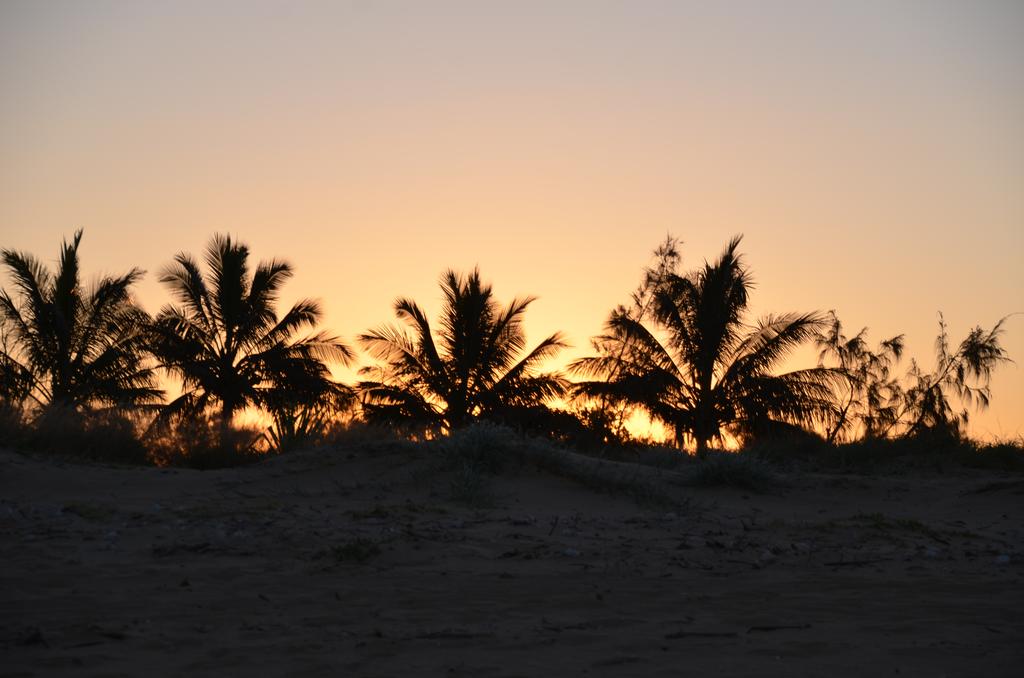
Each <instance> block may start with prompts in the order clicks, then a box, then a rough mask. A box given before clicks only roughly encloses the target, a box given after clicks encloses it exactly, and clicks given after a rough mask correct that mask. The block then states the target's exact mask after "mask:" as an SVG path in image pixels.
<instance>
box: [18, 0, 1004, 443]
mask: <svg viewBox="0 0 1024 678" xmlns="http://www.w3.org/2000/svg"><path fill="white" fill-rule="evenodd" d="M1022 188H1024V5H1022V4H1021V3H1017V2H1012V1H1007V2H973V3H964V2H945V1H942V0H935V1H928V2H925V1H923V0H906V1H905V2H898V3H893V2H858V3H849V2H810V1H807V2H779V3H760V2H738V1H730V2H724V3H704V2H692V3H687V2H521V1H520V2H505V3H497V2H487V3H478V2H473V3H470V2H466V3H452V2H437V3H418V2H404V3H376V2H319V3H284V2H269V3H268V2H213V3H209V2H174V3H167V2H162V3H156V2H90V3H80V2H48V3H38V2H16V1H8V2H5V3H3V4H2V5H0V244H2V246H5V247H15V248H18V249H26V250H29V251H32V252H34V253H36V254H38V255H39V256H41V257H43V258H44V259H45V260H52V259H53V257H54V256H55V255H56V252H57V247H58V244H59V241H60V239H61V237H62V236H66V235H70V234H71V232H72V231H73V230H74V229H75V228H77V227H84V228H85V240H84V243H83V256H84V257H85V265H86V268H87V270H89V271H92V272H99V271H107V272H118V271H123V270H124V269H126V268H128V267H130V266H132V265H138V266H141V267H143V268H145V269H147V270H149V271H150V272H151V275H150V276H149V277H148V278H147V279H146V281H145V282H144V283H143V284H142V285H141V286H140V287H139V296H140V298H141V300H142V301H143V303H144V304H145V305H146V306H147V308H149V309H150V310H152V311H155V310H156V309H157V308H158V306H159V305H160V304H162V303H164V302H165V301H166V300H167V296H166V294H165V293H164V291H163V290H162V289H160V286H159V285H158V284H157V283H156V281H155V276H154V275H152V274H153V273H155V272H156V271H158V270H159V269H160V267H162V266H163V265H165V264H166V263H167V262H169V261H170V259H171V257H172V256H173V254H174V253H175V252H176V251H179V250H187V251H191V252H194V253H199V252H200V251H201V250H202V248H203V246H204V245H205V243H206V241H207V239H208V237H209V235H210V234H211V233H213V232H215V231H228V232H231V233H234V234H236V235H238V236H239V237H241V238H242V239H243V240H245V241H247V242H248V243H249V244H250V245H251V246H252V248H253V250H254V252H255V254H256V255H257V256H258V257H270V256H281V257H285V258H287V259H289V260H290V261H291V262H292V263H293V264H294V265H295V266H296V269H297V276H296V278H295V280H294V281H293V282H292V283H291V284H290V285H289V286H288V288H287V289H286V293H287V294H286V296H287V297H288V299H289V300H290V299H293V298H295V297H299V296H307V295H312V296H317V297H321V298H322V299H323V300H324V302H325V306H326V309H327V317H326V323H325V324H326V326H327V327H328V328H330V329H331V330H333V331H335V332H337V333H339V334H341V335H342V336H343V337H345V338H346V339H347V340H349V341H353V340H354V337H355V335H356V334H358V333H359V332H361V331H363V330H365V329H367V328H369V327H372V326H375V325H377V324H380V323H382V322H385V321H390V320H391V319H392V314H391V303H392V300H393V299H394V297H396V296H398V295H403V296H411V297H413V298H415V299H417V300H418V301H421V303H423V305H424V306H426V307H427V308H428V309H430V310H431V311H433V310H436V308H437V305H438V303H437V302H438V291H437V286H436V281H437V278H438V276H439V275H440V273H441V272H442V271H443V270H444V269H445V268H447V267H455V268H459V269H467V268H470V267H472V266H473V265H475V264H479V265H480V266H481V269H482V272H483V273H484V275H485V277H487V278H488V279H490V280H491V281H493V282H494V285H495V290H496V292H497V294H498V296H499V298H500V299H502V300H505V301H507V300H510V299H511V298H512V296H514V295H518V294H536V295H538V296H540V300H539V301H538V302H536V303H535V304H534V306H533V307H532V308H531V310H530V313H529V315H528V318H529V321H528V322H529V325H528V329H529V332H530V335H531V338H533V339H535V340H539V339H540V338H541V337H543V336H545V335H546V334H548V333H550V332H551V331H554V330H556V329H560V330H563V331H564V332H566V333H567V334H568V335H569V338H570V340H571V341H572V343H573V344H575V346H576V348H575V349H574V350H573V351H571V352H569V353H567V354H566V358H567V359H568V358H571V357H574V356H577V355H580V354H582V352H583V351H585V350H586V349H587V346H588V339H589V337H590V336H592V335H593V334H595V333H596V332H598V331H599V330H600V328H601V324H602V323H603V321H604V319H605V318H606V316H607V313H608V311H609V310H610V309H611V308H612V307H613V306H614V305H615V304H617V303H619V302H621V301H624V300H625V299H626V298H627V295H628V294H629V292H630V291H631V290H632V289H633V288H634V287H635V285H636V283H637V281H638V279H639V275H640V269H641V268H642V266H643V265H644V264H645V263H646V262H647V260H648V254H649V252H650V250H651V249H652V248H653V247H654V246H655V245H656V244H657V243H658V242H659V241H660V240H661V239H662V238H663V237H664V235H665V233H666V232H672V233H674V234H676V235H678V236H679V237H680V238H682V239H683V240H684V241H685V245H684V250H683V253H684V258H685V263H686V264H689V265H697V264H699V263H701V262H702V261H703V259H704V258H710V257H714V256H716V255H717V254H718V252H719V251H720V249H721V248H722V246H723V245H724V244H725V242H726V241H727V239H728V238H729V237H730V236H731V235H733V234H735V233H744V234H746V238H745V240H744V248H743V249H744V251H745V252H746V253H747V256H748V261H749V263H750V264H751V266H752V267H753V270H754V273H755V275H756V278H757V281H758V284H759V287H758V290H757V293H756V296H755V298H754V305H755V309H756V310H757V312H768V311H790V310H793V311H803V310H812V309H821V310H827V309H830V308H834V309H836V310H837V311H838V313H839V314H840V317H841V318H842V319H843V320H844V321H845V323H846V325H847V327H848V328H850V329H851V330H854V331H855V330H856V329H858V328H859V327H861V326H862V325H868V326H870V327H871V336H872V337H874V338H875V339H879V338H882V337H884V336H889V335H891V334H895V333H899V332H903V333H905V334H906V335H907V343H908V349H909V353H910V354H911V355H914V356H917V357H918V358H919V359H920V360H922V362H924V364H925V365H930V364H931V344H932V340H933V339H934V336H935V330H936V313H937V311H939V310H942V311H944V312H945V314H946V318H947V321H948V322H949V325H950V329H951V331H952V334H953V336H954V338H960V337H962V336H963V335H964V333H965V332H966V331H967V329H968V328H969V327H970V326H972V325H974V324H982V325H985V326H990V325H991V324H993V323H994V322H995V321H996V320H998V319H999V318H1000V317H1002V316H1003V315H1006V314H1009V313H1012V312H1016V311H1024V302H1022V299H1024V294H1022V292H1024V272H1022V271H1024V190H1022ZM1005 345H1006V347H1007V349H1008V350H1009V351H1010V354H1011V357H1014V358H1016V359H1018V360H1024V316H1017V317H1014V318H1011V319H1010V320H1009V321H1008V324H1007V335H1006V338H1005ZM993 391H994V400H993V407H992V408H991V410H990V411H989V412H988V413H985V414H982V415H979V416H978V417H977V418H976V420H975V426H974V432H975V433H976V434H977V435H983V436H990V435H995V436H1000V437H1007V436H1015V435H1022V434H1024V416H1022V414H1021V413H1022V412H1024V372H1022V368H1021V367H1019V366H1017V365H1008V366H1006V367H1005V368H1003V369H1002V370H1001V371H1000V372H999V373H998V374H997V375H996V378H995V379H994V381H993Z"/></svg>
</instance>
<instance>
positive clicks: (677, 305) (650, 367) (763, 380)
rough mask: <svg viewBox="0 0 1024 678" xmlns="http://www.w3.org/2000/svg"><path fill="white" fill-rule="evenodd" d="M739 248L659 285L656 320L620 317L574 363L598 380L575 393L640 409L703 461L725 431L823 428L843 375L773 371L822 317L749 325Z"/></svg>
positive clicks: (747, 284) (626, 312) (744, 433)
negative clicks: (833, 391)
mask: <svg viewBox="0 0 1024 678" xmlns="http://www.w3.org/2000/svg"><path fill="white" fill-rule="evenodd" d="M739 244H740V238H739V237H737V238H734V239H733V240H732V241H731V242H730V243H729V245H728V246H727V247H726V249H725V252H724V253H723V254H722V255H721V257H720V258H719V259H718V261H716V262H715V263H714V264H708V263H705V265H704V267H703V268H702V269H700V270H698V271H695V272H693V273H690V274H688V275H685V276H684V275H679V274H678V273H676V272H675V271H674V270H672V271H668V272H665V273H663V274H662V275H660V276H657V277H656V278H654V279H651V280H650V283H649V284H650V285H651V294H652V304H651V310H650V313H649V314H647V315H649V317H647V316H646V315H645V314H640V313H634V312H632V311H631V309H628V308H624V307H620V308H619V309H617V310H616V311H615V312H613V313H612V315H611V317H610V319H609V321H608V323H607V324H606V332H605V334H603V335H602V336H599V337H597V338H596V339H595V340H594V342H593V345H594V347H595V349H596V350H597V352H598V355H596V356H592V357H587V358H582V359H580V360H577V361H575V362H574V363H573V364H572V365H571V366H570V369H571V370H572V371H573V372H575V373H577V374H582V375H585V376H590V377H596V379H593V380H590V381H585V382H582V383H578V384H577V385H576V386H575V395H576V396H577V397H582V398H593V399H605V398H610V399H614V400H618V401H620V402H625V403H627V404H629V405H632V406H634V407H639V408H641V409H643V410H645V411H646V412H647V413H648V414H649V415H650V416H651V417H652V418H653V419H654V420H657V421H659V422H661V423H663V424H664V425H666V426H667V427H668V428H669V429H670V430H671V431H672V432H673V434H674V437H675V440H676V444H678V445H680V446H684V445H688V444H693V446H695V448H696V451H697V453H698V454H699V455H704V454H705V452H706V451H707V450H708V448H709V447H710V446H711V445H712V443H714V442H722V441H723V440H724V436H725V434H731V435H733V436H737V437H740V438H748V437H751V436H755V435H759V434H767V433H771V432H773V431H777V430H780V429H785V428H786V427H785V425H786V424H792V425H800V426H807V425H812V424H815V423H820V422H821V421H822V420H823V419H824V418H825V417H826V416H827V414H828V413H829V412H830V411H831V410H832V407H833V406H832V399H831V392H830V384H831V383H832V382H833V381H834V380H835V379H836V378H837V374H836V373H835V372H834V371H833V370H830V369H827V368H812V369H804V370H796V371H793V372H787V373H785V374H773V370H774V368H775V367H776V366H777V365H778V364H779V363H780V362H781V361H782V360H783V359H784V358H785V357H786V356H787V355H789V354H790V352H791V351H792V350H793V349H794V348H796V347H797V346H799V345H800V344H801V343H803V342H805V341H807V340H809V339H811V338H813V337H814V334H815V332H816V331H818V330H819V329H820V328H821V327H822V324H823V319H822V317H821V316H819V315H817V314H813V313H808V314H784V315H777V316H767V317H765V318H762V319H760V320H758V321H757V322H756V323H755V324H754V326H753V327H750V326H747V325H746V324H744V322H743V320H744V316H745V314H746V311H747V306H748V299H749V295H750V290H751V287H752V281H751V276H750V273H749V271H748V269H747V268H746V266H745V265H744V264H743V261H742V258H741V256H740V254H739V253H738V252H737V249H738V247H739Z"/></svg>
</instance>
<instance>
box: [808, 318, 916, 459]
mask: <svg viewBox="0 0 1024 678" xmlns="http://www.w3.org/2000/svg"><path fill="white" fill-rule="evenodd" d="M867 331H868V330H867V328H866V327H865V328H862V329H861V330H860V332H858V333H857V334H856V335H854V336H853V337H847V336H846V335H845V334H843V324H842V322H841V321H840V320H839V316H837V315H836V312H835V311H830V312H829V315H828V324H827V326H826V327H825V329H824V330H822V331H820V332H818V333H817V335H816V336H815V338H814V340H815V343H816V344H817V346H818V349H819V354H818V365H824V364H825V360H826V359H829V358H831V359H834V360H835V361H836V362H838V363H839V364H838V366H837V367H836V368H835V369H836V370H837V371H838V372H840V373H841V374H842V375H843V376H844V377H845V379H844V380H843V382H842V383H841V385H840V391H839V393H840V394H839V397H838V398H837V400H838V403H839V406H838V409H837V412H836V414H837V416H836V418H835V420H834V421H833V422H831V423H830V424H829V425H828V427H827V432H826V435H825V438H826V440H828V442H830V443H831V442H835V441H836V439H837V438H839V436H840V435H856V433H850V431H851V430H856V429H857V428H858V425H859V429H860V433H861V435H863V437H865V438H876V437H878V436H880V435H881V433H882V431H884V430H886V429H887V428H889V427H890V426H891V425H892V423H894V422H895V420H896V419H897V417H898V414H899V407H898V405H899V403H900V401H901V399H902V397H903V391H902V389H901V388H900V387H899V384H898V383H897V381H896V379H894V378H892V377H891V376H890V375H891V368H892V367H893V366H894V365H895V364H896V363H897V362H898V361H899V359H900V357H901V356H902V355H903V335H902V334H899V335H896V336H894V337H889V338H888V339H885V340H883V341H882V342H880V343H879V345H878V349H877V350H875V351H872V350H871V349H870V348H869V347H868V342H867Z"/></svg>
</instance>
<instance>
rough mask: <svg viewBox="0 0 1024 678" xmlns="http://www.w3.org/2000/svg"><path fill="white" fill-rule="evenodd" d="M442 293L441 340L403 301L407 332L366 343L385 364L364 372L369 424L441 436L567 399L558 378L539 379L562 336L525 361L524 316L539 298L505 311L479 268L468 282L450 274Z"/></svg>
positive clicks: (373, 335) (388, 330)
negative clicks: (562, 397)
mask: <svg viewBox="0 0 1024 678" xmlns="http://www.w3.org/2000/svg"><path fill="white" fill-rule="evenodd" d="M441 290H442V292H443V295H444V306H443V308H442V311H441V319H440V323H439V329H438V332H437V338H436V340H435V337H434V331H433V330H432V328H431V326H430V323H429V321H428V320H427V317H426V314H425V313H424V312H423V310H422V309H421V308H420V307H419V306H418V305H417V304H416V303H415V302H414V301H412V300H410V299H404V298H402V299H398V300H397V301H396V302H395V314H396V315H397V316H398V318H399V320H401V321H403V322H404V323H405V324H406V326H407V327H408V330H407V329H405V328H402V327H396V326H384V327H381V328H378V329H375V330H372V331H370V332H367V333H365V334H363V335H362V336H361V337H360V341H361V342H362V343H363V345H364V346H365V347H366V348H367V350H368V351H369V352H370V353H371V354H372V355H373V356H374V357H376V358H377V359H378V360H380V361H382V363H383V364H382V365H381V366H379V367H368V368H364V370H363V375H364V376H365V377H368V378H367V379H366V380H365V381H363V382H361V384H360V387H361V390H362V392H363V394H364V404H363V406H364V410H365V412H366V414H367V417H368V418H369V419H371V420H375V421H380V422H385V423H389V424H399V425H405V426H411V427H412V428H414V429H416V430H418V431H421V432H424V433H428V434H437V433H441V432H448V431H451V430H453V429H456V428H458V427H460V426H463V425H466V424H468V423H469V422H470V421H472V420H474V419H478V418H500V417H501V416H502V415H503V414H504V413H508V412H509V411H510V410H514V409H522V408H527V407H531V406H535V405H538V404H541V403H543V402H544V401H546V400H548V399H550V398H553V397H556V396H559V395H561V394H562V393H563V392H564V389H565V383H564V380H563V379H562V377H561V376H560V375H558V374H542V373H539V372H538V368H539V367H540V366H541V364H542V363H543V362H544V361H546V360H548V359H549V358H551V357H552V356H554V355H555V354H556V353H557V352H558V351H559V350H561V349H562V348H564V347H565V346H566V344H565V343H564V341H563V340H562V335H561V334H560V333H557V332H556V333H555V334H552V335H551V336H549V337H547V338H546V339H544V340H543V341H542V342H540V343H539V344H538V345H537V346H535V347H534V348H533V349H532V350H531V351H529V352H528V353H526V355H525V356H523V355H522V354H523V352H524V351H525V350H526V337H525V334H524V332H523V328H522V323H523V315H524V314H525V312H526V309H527V307H528V306H529V305H530V304H531V303H532V302H533V301H534V297H525V298H520V299H514V300H513V301H512V303H510V304H509V305H508V306H505V307H501V306H500V305H499V304H498V302H497V301H495V299H494V296H493V293H492V290H491V286H490V285H487V284H484V283H483V282H481V279H480V271H479V270H477V269H474V271H473V272H472V273H470V274H469V275H468V276H462V275H459V274H457V273H455V272H454V271H451V270H449V271H447V272H446V273H445V274H444V275H443V276H442V277H441ZM409 330H411V332H410V331H409ZM520 356H522V357H520Z"/></svg>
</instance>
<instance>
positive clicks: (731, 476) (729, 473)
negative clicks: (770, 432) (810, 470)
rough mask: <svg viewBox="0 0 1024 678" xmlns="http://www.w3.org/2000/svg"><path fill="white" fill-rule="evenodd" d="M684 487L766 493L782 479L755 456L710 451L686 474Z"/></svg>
mask: <svg viewBox="0 0 1024 678" xmlns="http://www.w3.org/2000/svg"><path fill="white" fill-rule="evenodd" d="M686 476H687V484H690V485H694V486H697V487H716V486H727V487H735V488H739V489H741V490H750V491H751V492H766V491H768V490H771V489H772V488H775V487H778V486H779V485H780V484H781V482H782V480H781V478H780V477H779V475H778V474H777V473H776V472H775V471H774V470H773V469H772V467H771V466H770V465H769V464H768V463H766V462H764V461H762V460H761V459H758V458H757V457H754V456H751V455H747V454H738V453H734V452H713V453H711V454H709V455H708V456H707V457H706V458H705V459H703V460H702V461H701V462H700V463H698V464H694V465H693V467H692V468H691V469H690V470H689V471H688V472H687V474H686Z"/></svg>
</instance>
